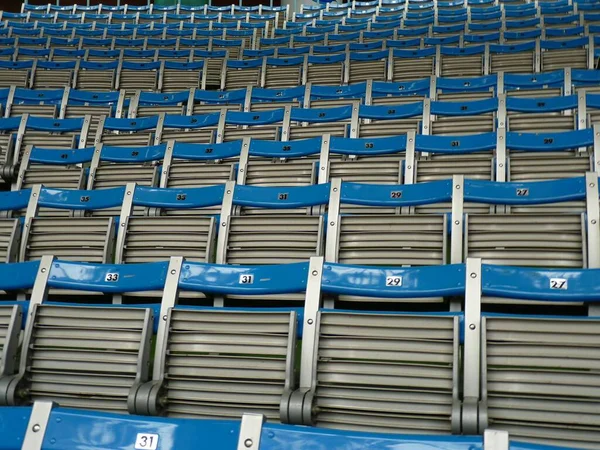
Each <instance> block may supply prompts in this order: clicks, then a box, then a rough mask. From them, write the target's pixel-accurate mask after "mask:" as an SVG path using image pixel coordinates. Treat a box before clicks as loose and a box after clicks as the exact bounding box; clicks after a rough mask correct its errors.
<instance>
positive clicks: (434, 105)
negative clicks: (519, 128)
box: [422, 98, 504, 136]
mask: <svg viewBox="0 0 600 450" xmlns="http://www.w3.org/2000/svg"><path fill="white" fill-rule="evenodd" d="M497 110H498V99H496V98H489V99H484V100H474V101H464V102H442V101H440V102H437V101H430V100H429V99H426V100H425V101H424V102H423V124H422V133H423V134H435V135H441V136H463V135H468V134H477V133H486V132H491V131H494V130H495V128H496V123H495V122H496V112H497ZM498 126H499V127H500V126H504V125H500V124H499V125H498Z"/></svg>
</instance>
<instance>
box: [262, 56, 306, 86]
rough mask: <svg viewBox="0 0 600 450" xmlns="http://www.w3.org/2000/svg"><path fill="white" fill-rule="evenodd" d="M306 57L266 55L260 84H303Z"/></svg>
mask: <svg viewBox="0 0 600 450" xmlns="http://www.w3.org/2000/svg"><path fill="white" fill-rule="evenodd" d="M303 67H304V57H302V56H296V57H290V58H271V57H264V58H263V64H262V69H261V77H262V80H261V82H260V85H261V86H263V87H265V88H285V87H296V86H299V85H301V84H302V69H303Z"/></svg>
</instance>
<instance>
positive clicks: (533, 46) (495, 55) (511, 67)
mask: <svg viewBox="0 0 600 450" xmlns="http://www.w3.org/2000/svg"><path fill="white" fill-rule="evenodd" d="M537 51H538V50H537V43H536V42H526V43H522V44H509V45H498V44H490V45H489V55H490V56H489V58H490V62H489V72H490V73H498V72H506V73H534V72H537V71H538V70H537V63H536V52H537Z"/></svg>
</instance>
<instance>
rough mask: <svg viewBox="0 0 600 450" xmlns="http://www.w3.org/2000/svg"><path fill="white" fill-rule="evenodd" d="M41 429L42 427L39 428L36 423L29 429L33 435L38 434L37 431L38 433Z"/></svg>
mask: <svg viewBox="0 0 600 450" xmlns="http://www.w3.org/2000/svg"><path fill="white" fill-rule="evenodd" d="M41 429H42V427H40V426H39V425H38V424H37V423H36V424H35V425H34V426H32V427H31V430H32V431H33V432H34V433H37V432H38V431H40V430H41Z"/></svg>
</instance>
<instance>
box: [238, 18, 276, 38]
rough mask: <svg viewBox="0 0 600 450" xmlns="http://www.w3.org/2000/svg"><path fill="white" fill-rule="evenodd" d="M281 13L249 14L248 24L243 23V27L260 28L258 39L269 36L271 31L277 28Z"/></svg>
mask: <svg viewBox="0 0 600 450" xmlns="http://www.w3.org/2000/svg"><path fill="white" fill-rule="evenodd" d="M278 14H279V13H270V14H256V13H249V14H248V15H247V17H246V22H242V23H241V27H250V26H252V27H258V28H257V29H258V31H259V33H258V34H257V35H256V37H257V38H258V37H259V36H260V35H263V36H265V37H266V36H268V34H269V30H271V29H272V28H274V27H276V26H277V22H278V17H277V16H278Z"/></svg>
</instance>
